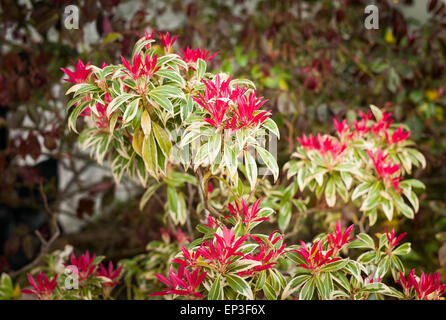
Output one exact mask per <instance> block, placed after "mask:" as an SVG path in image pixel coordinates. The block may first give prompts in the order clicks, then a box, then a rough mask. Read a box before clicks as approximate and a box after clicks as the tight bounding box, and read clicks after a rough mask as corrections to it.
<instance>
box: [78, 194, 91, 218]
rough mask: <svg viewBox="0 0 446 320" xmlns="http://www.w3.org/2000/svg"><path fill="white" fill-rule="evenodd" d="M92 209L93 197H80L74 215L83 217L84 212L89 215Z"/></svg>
mask: <svg viewBox="0 0 446 320" xmlns="http://www.w3.org/2000/svg"><path fill="white" fill-rule="evenodd" d="M93 211H94V199H92V198H81V199H79V202H78V204H77V210H76V215H77V217H78V218H79V219H83V217H84V213H86V214H87V215H89V216H91V215H92V214H93Z"/></svg>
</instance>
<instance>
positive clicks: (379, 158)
mask: <svg viewBox="0 0 446 320" xmlns="http://www.w3.org/2000/svg"><path fill="white" fill-rule="evenodd" d="M367 154H368V155H369V157H370V159H372V161H373V165H374V166H375V169H376V172H377V173H378V174H379V175H380V176H381V178H383V180H384V182H385V183H390V184H391V185H392V186H393V187H394V188H395V190H396V191H398V192H399V181H400V180H401V179H402V178H401V177H392V176H393V175H394V174H396V173H397V172H398V170H399V169H400V165H399V164H393V163H392V160H389V162H388V163H387V162H386V158H387V156H388V154H386V155H384V151H381V150H380V149H379V148H378V150H377V151H376V157H375V156H374V155H373V152H372V151H370V150H367Z"/></svg>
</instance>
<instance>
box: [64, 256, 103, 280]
mask: <svg viewBox="0 0 446 320" xmlns="http://www.w3.org/2000/svg"><path fill="white" fill-rule="evenodd" d="M95 257H96V255H95V254H94V255H93V256H91V257H90V253H89V252H88V250H87V252H86V253H84V254H82V255H81V256H80V257H79V258H78V259H76V256H75V255H74V253H72V254H71V259H70V262H71V265H72V266H75V267H76V268H77V274H78V276H79V280H80V281H81V282H84V281H85V280H87V279H88V278H89V277H90V276H91V275H92V274H93V273H94V272H95V271H96V269H97V267H98V265H97V264H93V262H94V258H95ZM64 265H65V267H68V266H69V264H66V263H64Z"/></svg>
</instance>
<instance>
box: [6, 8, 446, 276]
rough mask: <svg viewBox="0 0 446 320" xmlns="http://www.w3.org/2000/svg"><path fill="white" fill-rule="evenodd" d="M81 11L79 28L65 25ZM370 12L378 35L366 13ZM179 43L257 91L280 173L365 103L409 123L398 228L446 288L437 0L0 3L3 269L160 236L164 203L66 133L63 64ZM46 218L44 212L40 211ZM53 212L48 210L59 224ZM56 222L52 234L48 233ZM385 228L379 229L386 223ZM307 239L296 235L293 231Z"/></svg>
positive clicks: (111, 253) (414, 256)
mask: <svg viewBox="0 0 446 320" xmlns="http://www.w3.org/2000/svg"><path fill="white" fill-rule="evenodd" d="M70 4H75V5H78V6H79V9H80V10H79V29H73V30H68V29H66V28H65V26H64V24H63V13H64V8H65V7H66V6H67V5H70ZM369 4H377V5H378V7H379V29H378V30H367V29H366V28H365V27H364V20H365V17H366V14H365V13H364V8H365V7H366V6H367V5H369ZM152 29H155V30H156V31H159V32H166V31H168V32H170V33H171V34H178V35H179V38H178V40H177V42H176V44H175V48H176V49H177V50H180V49H185V48H186V46H188V45H189V46H192V47H197V46H201V47H202V48H206V49H208V50H211V52H217V51H218V55H217V56H216V58H214V59H213V60H212V61H211V62H210V66H209V68H210V69H212V70H214V71H222V72H228V73H232V74H234V75H235V76H238V77H247V78H249V79H251V80H252V81H254V83H255V84H256V85H257V87H258V90H259V92H260V93H261V95H263V96H264V97H265V98H267V99H269V102H268V108H269V109H271V110H272V111H273V117H274V119H275V121H276V122H277V123H278V125H279V128H280V130H281V136H282V138H281V141H280V143H279V148H278V149H279V154H278V158H279V159H278V161H279V164H280V165H282V164H283V163H285V162H286V161H287V160H288V159H289V156H290V154H291V152H292V151H293V150H294V148H295V147H296V143H297V140H296V137H298V136H300V135H302V134H303V133H317V132H332V131H333V128H332V119H333V117H344V116H345V117H347V118H353V117H354V116H355V113H356V111H357V110H359V109H362V110H366V108H367V106H368V105H369V104H375V105H377V106H380V107H386V108H387V110H388V111H391V112H393V114H394V118H395V121H398V122H404V123H406V124H407V125H408V126H409V127H410V128H411V130H412V138H413V139H414V140H415V141H416V143H417V147H418V148H419V150H420V151H421V152H422V153H423V154H424V155H425V157H426V159H427V163H428V166H427V168H426V169H425V170H418V171H416V172H414V176H415V177H416V178H417V179H420V180H421V181H423V182H424V183H425V184H426V186H427V188H426V191H425V193H424V194H422V196H421V207H420V211H419V212H418V214H416V216H415V219H414V220H403V223H401V224H400V225H399V226H398V228H399V231H400V232H403V231H407V232H408V233H409V235H408V239H407V240H408V241H410V242H412V247H413V249H414V250H413V251H412V253H411V254H410V255H409V256H408V257H407V259H406V260H405V263H406V264H407V266H409V267H415V268H418V267H420V266H422V268H423V270H424V271H428V272H432V271H441V273H442V276H443V279H442V282H444V281H445V279H446V197H445V195H446V119H445V108H446V94H445V89H446V69H445V67H446V65H445V63H446V3H445V2H443V1H440V0H439V1H427V0H426V1H423V0H417V1H403V0H400V1H393V0H389V1H386V0H384V1H378V2H377V3H376V2H374V1H360V0H358V1H353V0H352V1H348V0H333V1H323V0H321V1H304V0H302V1H298V0H281V1H275V0H249V1H248V0H224V1H223V0H221V1H216V0H189V1H179V0H165V1H160V0H152V1H149V0H147V1H144V0H141V1H139V0H127V1H125V0H103V1H93V0H84V1H63V0H53V1H49V0H48V1H34V0H28V1H24V0H22V1H17V0H1V1H0V35H1V36H0V51H1V57H0V273H1V272H10V273H12V274H15V275H20V269H21V268H23V267H24V266H26V265H27V264H29V263H30V262H31V261H33V260H34V259H35V258H36V257H37V256H38V255H39V253H40V249H41V240H42V239H39V237H38V236H37V235H36V233H35V230H39V231H40V234H41V235H42V237H43V238H44V240H49V239H50V238H51V236H52V235H53V234H54V232H55V229H57V228H58V229H60V231H61V234H60V236H58V237H57V239H55V241H54V243H53V245H52V247H53V248H63V247H64V245H65V244H71V245H73V246H74V247H75V248H76V250H80V251H82V250H85V249H89V250H90V251H93V252H96V253H98V254H103V255H106V256H107V257H108V258H109V259H111V260H114V261H118V260H120V259H123V258H130V257H134V256H135V255H138V254H140V253H143V252H145V250H146V244H147V243H148V242H149V241H151V240H153V239H159V238H160V231H159V229H160V227H161V226H162V224H161V222H160V221H161V217H162V214H163V205H164V202H165V199H164V198H163V195H162V194H159V195H158V194H157V195H155V197H154V198H153V199H152V200H151V202H150V203H149V205H147V206H146V207H145V209H144V211H143V212H140V211H139V210H138V201H139V198H140V196H141V194H142V192H143V190H142V189H141V188H139V187H138V186H136V185H134V184H133V183H132V182H130V181H128V180H127V179H124V181H123V183H122V184H121V185H119V186H117V185H115V184H114V182H113V179H112V177H111V173H110V171H109V169H108V168H107V167H105V168H104V167H100V166H98V165H97V164H96V162H95V161H92V160H91V159H90V157H89V155H88V153H85V152H82V151H80V150H79V149H78V147H77V145H76V136H75V135H74V134H73V133H70V132H68V130H67V126H66V113H65V108H64V105H65V103H66V101H67V99H66V97H65V90H66V84H65V83H64V81H63V80H62V79H63V77H64V75H63V73H62V71H61V70H60V68H61V67H67V66H68V67H71V66H73V65H74V63H75V62H76V61H77V59H82V60H83V61H84V62H87V61H90V62H91V63H92V64H96V65H101V64H102V63H103V62H104V61H105V62H109V63H119V61H120V58H119V56H120V55H123V56H126V57H128V56H129V55H130V53H131V52H130V51H131V49H132V47H133V44H134V43H135V42H136V40H137V39H138V38H139V37H138V35H137V32H139V33H141V34H142V33H143V32H144V30H148V31H149V32H150V31H151V30H152ZM48 209H49V210H48ZM48 212H55V213H57V220H56V222H54V221H52V220H51V217H50V216H51V215H50V214H49V213H48ZM54 223H56V225H55V224H54ZM392 226H393V225H392V223H388V222H387V223H386V225H383V226H382V227H383V228H384V227H392ZM302 232H303V233H305V230H303V231H302Z"/></svg>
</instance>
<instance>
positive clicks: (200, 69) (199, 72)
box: [197, 58, 206, 80]
mask: <svg viewBox="0 0 446 320" xmlns="http://www.w3.org/2000/svg"><path fill="white" fill-rule="evenodd" d="M197 66H198V67H197V78H198V80H201V79H202V78H203V76H204V74H205V72H206V61H204V60H203V59H201V58H198V60H197Z"/></svg>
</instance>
